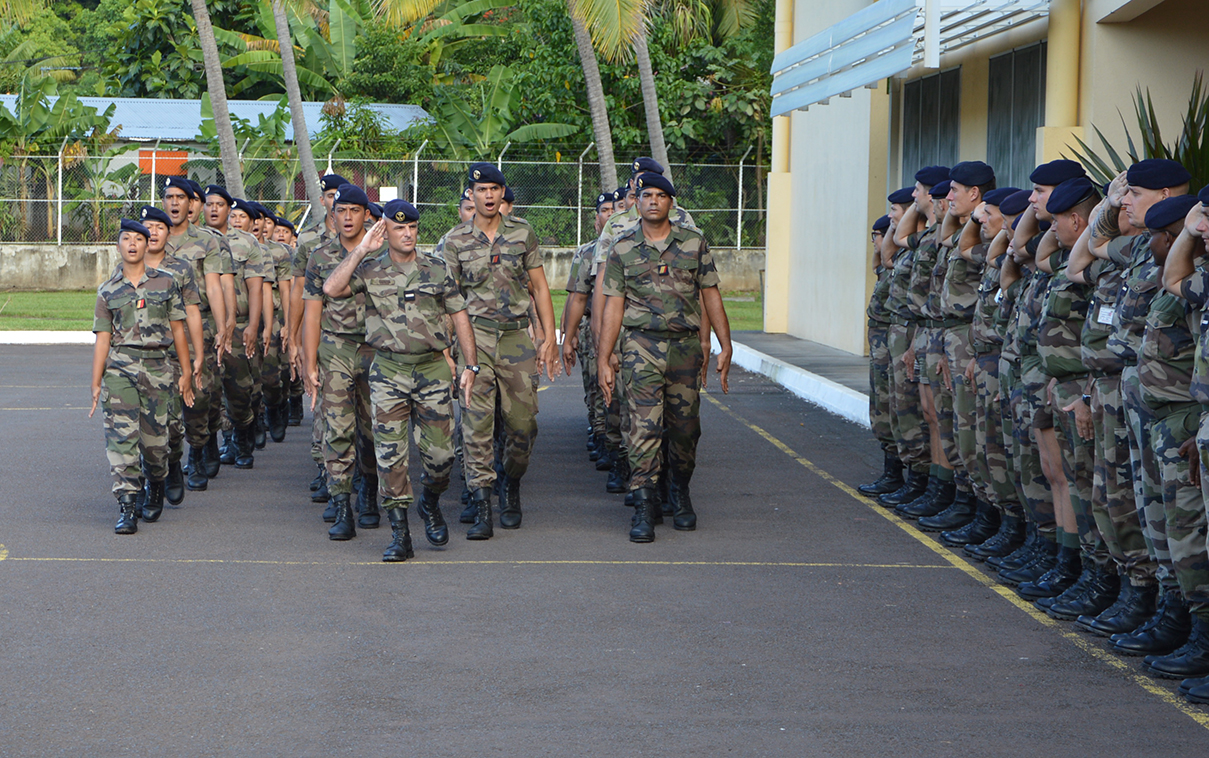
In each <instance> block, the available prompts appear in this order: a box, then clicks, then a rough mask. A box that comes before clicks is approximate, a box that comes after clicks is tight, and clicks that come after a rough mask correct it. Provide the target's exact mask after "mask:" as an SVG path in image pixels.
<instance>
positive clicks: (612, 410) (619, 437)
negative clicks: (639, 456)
mask: <svg viewBox="0 0 1209 758" xmlns="http://www.w3.org/2000/svg"><path fill="white" fill-rule="evenodd" d="M613 355H614V356H615V357H616V358H617V365H618V367H620V366H621V336H620V335H618V337H617V344H616V345H615V346H614V347H613ZM602 404H603V396H602ZM629 414H630V412H629V406H627V405H626V401H625V385H624V384H622V383H621V382H616V383H615V384H614V386H613V397H612V399H611V400H609V403H608V404H607V405H605V448H606V449H608V451H609V452H610V453H612V454H613V455H614V456H619V455H625V454H626V443H625V433H626V429H628V428H629V426H630V419H629Z"/></svg>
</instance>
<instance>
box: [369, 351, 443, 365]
mask: <svg viewBox="0 0 1209 758" xmlns="http://www.w3.org/2000/svg"><path fill="white" fill-rule="evenodd" d="M378 355H379V356H381V357H382V358H385V359H386V360H388V361H394V362H395V363H406V364H409V365H413V366H418V365H419V364H421V363H431V362H432V361H435V360H437V359H438V358H443V357H445V356H444V353H440V352H438V351H436V350H431V351H429V352H427V353H395V352H392V351H390V350H382V349H379V350H378Z"/></svg>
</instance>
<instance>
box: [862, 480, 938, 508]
mask: <svg viewBox="0 0 1209 758" xmlns="http://www.w3.org/2000/svg"><path fill="white" fill-rule="evenodd" d="M903 487H906V485H903ZM902 489H903V488H902V487H900V488H899V489H897V490H895V491H894V492H892V493H890V494H889V495H878V497H877V502H878V504H879V505H886V503H885V501H886V500H888V499H890V498H891V497H894V496H895V495H896V494H898V493H899V492H901V491H902ZM938 489H940V480H939V479H937V478H936V477H934V476H929V477H928V484H927V486H925V487H924V491H923V492H921V493H919V495H918V496H916V497H913V498H911V499H910V500H906V501H904V502H901V503H898V504H897V505H894V506H886V507H893V508H894V512H895V513H898V512H899V509H900V508H904V507H906V506H908V505H913V504H915V503H919V502H923V501H924V500H931V499H933V498H935V497H936V491H937V490H938Z"/></svg>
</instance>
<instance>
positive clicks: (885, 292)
mask: <svg viewBox="0 0 1209 758" xmlns="http://www.w3.org/2000/svg"><path fill="white" fill-rule="evenodd" d="M889 296H890V269H888V268H886V267H885V266H878V267H877V283H876V284H874V285H873V295H872V296H871V297H870V298H869V307H868V308H866V309H865V315H867V316H868V317H869V325H870V326H873V325H874V324H877V325H881V326H885V325H886V324H889V323H890V317H891V316H892V315H893V314H891V313H890V309H889V308H888V307H886V298H888V297H889Z"/></svg>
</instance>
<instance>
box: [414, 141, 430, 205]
mask: <svg viewBox="0 0 1209 758" xmlns="http://www.w3.org/2000/svg"><path fill="white" fill-rule="evenodd" d="M426 147H428V140H424V142H422V143H421V144H420V149H419V150H416V154H415V156H414V158H413V163H412V167H411V204H412V205H414V206H416V207H417V208H418V207H420V153H422V152H424V148H426Z"/></svg>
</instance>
